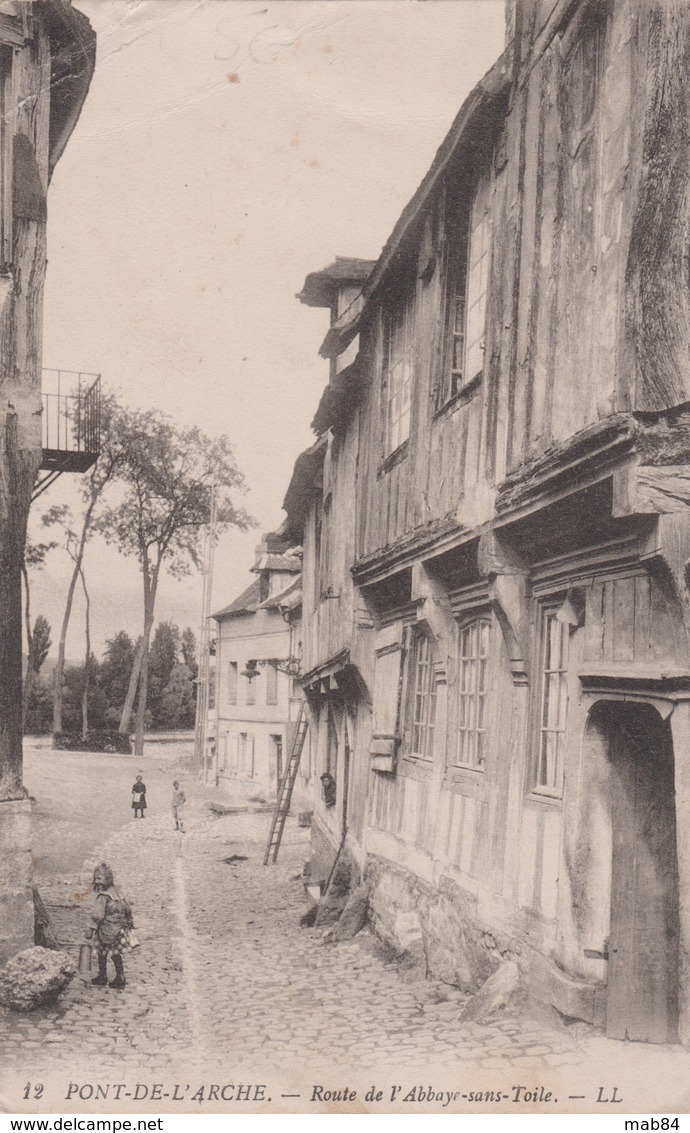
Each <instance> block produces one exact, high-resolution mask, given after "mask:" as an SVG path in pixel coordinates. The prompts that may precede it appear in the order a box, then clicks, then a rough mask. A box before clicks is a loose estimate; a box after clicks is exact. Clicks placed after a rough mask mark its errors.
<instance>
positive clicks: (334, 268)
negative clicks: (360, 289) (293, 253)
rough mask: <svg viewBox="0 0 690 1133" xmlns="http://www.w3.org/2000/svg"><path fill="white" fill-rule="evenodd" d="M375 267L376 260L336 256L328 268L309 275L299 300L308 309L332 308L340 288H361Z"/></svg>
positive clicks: (299, 294)
mask: <svg viewBox="0 0 690 1133" xmlns="http://www.w3.org/2000/svg"><path fill="white" fill-rule="evenodd" d="M375 267H376V260H359V259H355V258H353V257H349V256H336V257H335V260H334V262H333V263H332V264H329V265H328V267H325V268H322V269H321V271H312V272H310V273H309V275H308V276H307V278H306V279H305V281H304V286H303V288H302V290H301V291H300V292H299V293H298V295H297V298H298V299H299V300H300V302H301V303H306V305H307V307H330V306H331V304H332V302H333V300H334V298H335V294H336V292H337V291H338V289H339V288H341V287H347V285H348V284H353V285H359V286H361V285H362V284H364V283H366V281H367V279H368V278H369V276H370V274H371V272H372V270H373V268H375Z"/></svg>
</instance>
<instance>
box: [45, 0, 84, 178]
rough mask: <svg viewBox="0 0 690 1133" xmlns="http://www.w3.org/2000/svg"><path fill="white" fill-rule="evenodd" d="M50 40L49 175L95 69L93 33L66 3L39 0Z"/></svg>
mask: <svg viewBox="0 0 690 1133" xmlns="http://www.w3.org/2000/svg"><path fill="white" fill-rule="evenodd" d="M43 12H44V17H45V23H46V27H47V30H48V34H49V36H50V41H51V52H52V60H51V75H50V154H49V166H50V174H51V175H52V173H53V170H54V168H55V166H56V164H57V162H58V160H59V158H60V157H61V155H62V152H63V150H64V148H65V146H66V145H67V142H68V141H69V138H70V136H71V134H72V131H73V130H74V127H75V125H76V123H77V119H78V118H79V115H80V113H81V109H82V106H83V105H84V100H85V98H86V95H87V93H88V90H89V86H90V84H91V79H92V77H93V72H94V68H95V66H96V33H95V32H94V30H93V28H92V27H91V24H90V23H89V21H88V19H87V18H86V16H85V15H84V14H83V12H79V11H77V9H76V8H73V7H72V4H71V2H70V0H43Z"/></svg>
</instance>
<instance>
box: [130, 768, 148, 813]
mask: <svg viewBox="0 0 690 1133" xmlns="http://www.w3.org/2000/svg"><path fill="white" fill-rule="evenodd" d="M132 808H133V810H134V817H135V818H137V817H139V818H143V817H144V811H145V810H146V783H144V782H143V780H142V778H141V775H137V780H136V783H135V784H134V786H133V787H132ZM137 811H139V815H138V816H137Z"/></svg>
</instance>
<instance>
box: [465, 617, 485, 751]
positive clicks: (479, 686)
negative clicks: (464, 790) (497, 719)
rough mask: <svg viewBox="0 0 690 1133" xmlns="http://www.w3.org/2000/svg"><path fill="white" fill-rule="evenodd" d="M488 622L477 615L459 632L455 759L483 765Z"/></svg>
mask: <svg viewBox="0 0 690 1133" xmlns="http://www.w3.org/2000/svg"><path fill="white" fill-rule="evenodd" d="M490 634H491V622H490V621H489V619H488V618H477V619H476V620H475V621H473V622H470V623H469V624H468V625H466V626H463V627H462V628H461V629H460V631H459V650H458V744H457V762H458V763H459V764H461V765H462V766H464V767H477V768H482V767H483V766H484V760H485V758H486V752H485V746H484V736H485V732H486V695H487V671H486V670H487V661H488V658H489V639H490Z"/></svg>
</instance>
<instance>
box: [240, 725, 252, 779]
mask: <svg viewBox="0 0 690 1133" xmlns="http://www.w3.org/2000/svg"><path fill="white" fill-rule="evenodd" d="M239 770H240V771H244V772H245V774H247V775H249V777H250V778H253V776H254V736H253V735H251V734H250V733H248V732H240V734H239Z"/></svg>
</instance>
